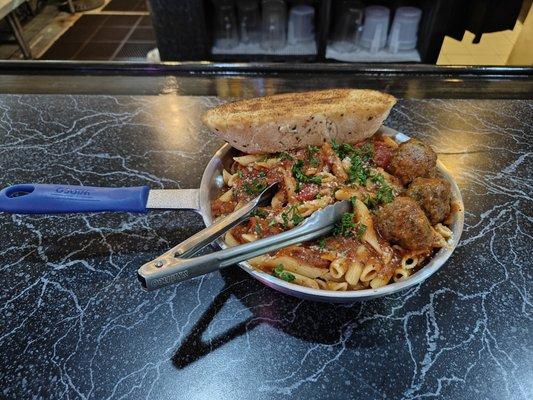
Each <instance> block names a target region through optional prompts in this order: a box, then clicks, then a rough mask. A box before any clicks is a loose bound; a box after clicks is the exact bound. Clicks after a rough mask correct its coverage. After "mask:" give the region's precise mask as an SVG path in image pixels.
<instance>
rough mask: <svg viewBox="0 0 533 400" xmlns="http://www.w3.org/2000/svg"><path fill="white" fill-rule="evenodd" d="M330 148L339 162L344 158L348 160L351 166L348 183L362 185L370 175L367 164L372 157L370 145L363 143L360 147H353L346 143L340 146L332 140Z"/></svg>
mask: <svg viewBox="0 0 533 400" xmlns="http://www.w3.org/2000/svg"><path fill="white" fill-rule="evenodd" d="M331 147H332V148H333V150H334V151H335V152H336V153H337V155H338V156H339V158H340V159H341V160H343V159H344V158H346V157H348V158H349V159H350V163H351V166H350V169H349V170H348V182H349V183H354V182H357V183H358V184H359V185H364V184H365V183H366V180H367V178H368V177H369V175H370V170H369V164H370V161H371V160H372V157H373V156H374V146H373V145H372V143H365V144H363V145H362V146H361V147H354V146H352V145H351V144H348V143H342V144H340V143H337V142H336V141H335V140H332V141H331Z"/></svg>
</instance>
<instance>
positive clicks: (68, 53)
mask: <svg viewBox="0 0 533 400" xmlns="http://www.w3.org/2000/svg"><path fill="white" fill-rule="evenodd" d="M82 46H83V44H82V43H61V42H59V41H57V42H55V43H54V44H53V45H52V47H50V48H49V49H48V50H46V52H45V53H44V54H43V55H42V56H41V60H71V59H72V58H73V57H74V55H75V54H76V53H77V51H78V50H79V49H80V48H81V47H82Z"/></svg>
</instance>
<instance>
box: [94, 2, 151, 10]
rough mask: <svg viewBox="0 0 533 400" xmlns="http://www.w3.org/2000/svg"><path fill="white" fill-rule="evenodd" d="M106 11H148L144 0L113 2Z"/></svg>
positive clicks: (106, 7) (105, 8)
mask: <svg viewBox="0 0 533 400" xmlns="http://www.w3.org/2000/svg"><path fill="white" fill-rule="evenodd" d="M103 10H104V11H148V8H147V6H146V2H145V1H144V0H111V1H110V2H109V3H108V4H107V6H105V7H104V9H103Z"/></svg>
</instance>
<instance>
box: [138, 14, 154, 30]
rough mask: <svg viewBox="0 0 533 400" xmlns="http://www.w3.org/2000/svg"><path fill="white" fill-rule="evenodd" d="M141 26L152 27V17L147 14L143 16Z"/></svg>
mask: <svg viewBox="0 0 533 400" xmlns="http://www.w3.org/2000/svg"><path fill="white" fill-rule="evenodd" d="M139 26H142V27H149V26H150V27H151V26H152V17H151V16H149V15H147V16H144V17H142V18H141V22H139Z"/></svg>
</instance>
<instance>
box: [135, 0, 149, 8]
mask: <svg viewBox="0 0 533 400" xmlns="http://www.w3.org/2000/svg"><path fill="white" fill-rule="evenodd" d="M135 11H148V3H147V2H146V0H141V1H139V3H138V4H137V6H136V7H135Z"/></svg>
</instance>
